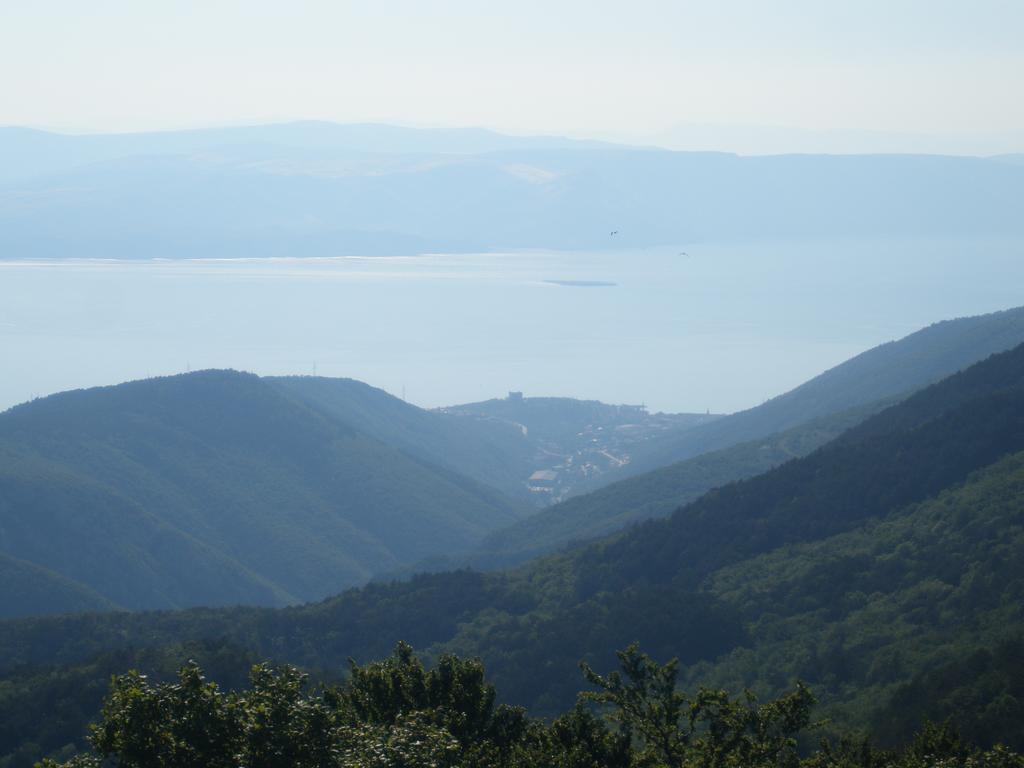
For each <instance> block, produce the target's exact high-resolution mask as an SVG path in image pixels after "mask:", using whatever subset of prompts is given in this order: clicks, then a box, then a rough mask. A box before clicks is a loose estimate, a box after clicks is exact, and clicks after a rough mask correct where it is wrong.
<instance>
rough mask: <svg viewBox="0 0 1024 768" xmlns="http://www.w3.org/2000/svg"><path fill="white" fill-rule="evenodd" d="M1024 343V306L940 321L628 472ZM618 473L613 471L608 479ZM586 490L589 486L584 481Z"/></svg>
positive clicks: (664, 443)
mask: <svg viewBox="0 0 1024 768" xmlns="http://www.w3.org/2000/svg"><path fill="white" fill-rule="evenodd" d="M1021 343H1024V307H1018V308H1016V309H1009V310H1005V311H1002V312H994V313H991V314H987V315H978V316H975V317H965V318H958V319H956V320H947V321H944V322H941V323H935V324H934V325H931V326H929V327H927V328H924V329H922V330H920V331H917V332H916V333H912V334H910V335H909V336H907V337H905V338H903V339H900V340H899V341H894V342H889V343H888V344H882V345H881V346H878V347H875V348H874V349H870V350H868V351H867V352H864V353H863V354H860V355H857V356H856V357H854V358H852V359H850V360H847V361H846V362H844V363H842V364H840V365H838V366H836V367H835V368H833V369H831V370H829V371H826V372H825V373H823V374H821V375H820V376H816V377H815V378H813V379H811V380H810V381H808V382H806V383H804V384H801V385H800V386H799V387H797V388H796V389H794V390H791V391H790V392H787V393H785V394H783V395H780V396H778V397H776V398H773V399H771V400H769V401H768V402H766V403H764V404H762V405H759V406H757V407H755V408H751V409H749V410H746V411H741V412H739V413H735V414H732V415H731V416H728V417H726V418H722V419H718V420H717V421H715V422H713V423H711V424H707V425H703V426H700V427H698V428H696V429H692V430H688V431H686V432H684V433H681V434H672V433H668V434H666V435H664V436H663V437H661V438H657V439H653V440H651V441H649V442H648V443H646V444H645V445H643V446H640V447H638V449H637V450H636V451H635V453H634V456H633V461H631V462H630V463H629V464H627V465H625V466H624V467H622V468H621V469H620V470H619V472H618V473H615V474H618V475H620V477H621V476H625V475H634V474H640V473H643V472H647V471H650V470H652V469H657V468H658V467H663V466H667V465H668V464H672V463H674V462H677V461H682V460H685V459H688V458H691V457H693V456H697V455H699V454H702V453H706V452H708V451H714V450H718V449H721V448H725V447H728V446H730V445H736V444H738V443H743V442H747V441H750V440H755V439H759V438H763V437H766V436H768V435H771V434H774V433H777V432H783V431H785V430H788V429H791V428H793V427H795V426H798V425H800V424H804V423H806V422H808V421H811V420H812V419H815V418H819V417H822V416H828V415H830V414H834V413H838V412H840V411H844V410H847V409H849V408H855V407H858V406H862V405H867V404H869V403H872V402H876V401H878V400H882V399H884V398H888V397H893V396H897V395H902V394H904V393H907V392H911V391H913V390H916V389H920V388H921V387H923V386H926V385H928V384H931V383H932V382H935V381H938V380H939V379H941V378H943V377H944V376H949V375H950V374H953V373H956V372H957V371H958V370H960V369H962V368H965V367H967V366H969V365H973V364H974V363H976V362H978V361H979V360H983V359H985V358H986V357H988V356H989V355H991V354H994V353H996V352H1003V351H1005V350H1007V349H1010V348H1012V347H1015V346H1016V345H1018V344H1021ZM614 479H617V478H615V477H614V476H609V477H606V478H604V479H603V481H602V484H604V483H606V482H610V481H612V480H614ZM580 490H582V491H585V490H589V489H588V488H585V487H584V488H581V489H580Z"/></svg>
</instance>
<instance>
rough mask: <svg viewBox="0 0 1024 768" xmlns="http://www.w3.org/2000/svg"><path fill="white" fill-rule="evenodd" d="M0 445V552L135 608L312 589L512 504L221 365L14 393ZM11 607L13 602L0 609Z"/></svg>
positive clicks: (461, 538)
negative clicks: (28, 394)
mask: <svg viewBox="0 0 1024 768" xmlns="http://www.w3.org/2000/svg"><path fill="white" fill-rule="evenodd" d="M0 457H2V459H3V460H2V463H0V520H2V521H3V525H2V527H0V553H3V554H6V555H8V556H11V557H14V558H17V559H19V560H23V561H26V562H29V563H33V564H35V565H37V566H39V567H41V568H44V569H47V570H49V571H52V572H53V573H55V574H59V575H60V576H63V577H64V578H66V579H69V580H71V581H73V582H75V583H76V584H77V585H79V586H80V587H83V588H87V589H90V590H93V591H94V592H96V593H97V594H98V595H99V596H100V597H102V598H105V599H107V600H110V601H112V602H113V603H116V604H117V605H120V606H123V607H125V608H162V607H168V608H170V607H183V606H188V605H198V604H206V605H225V604H233V603H251V604H263V605H268V604H269V605H274V604H278V605H280V604H285V603H290V602H297V601H301V600H310V599H316V598H319V597H323V596H325V595H327V594H331V593H334V592H337V591H339V590H340V589H343V588H345V587H346V586H350V585H353V584H357V583H360V582H362V581H365V580H366V579H367V578H369V577H370V576H371V575H372V574H373V573H374V572H377V571H379V570H384V569H388V568H395V567H397V566H400V565H402V564H405V563H410V562H414V561H415V560H418V559H421V558H424V557H429V556H431V555H434V554H437V553H439V552H447V551H450V550H452V549H453V548H454V549H457V548H464V547H467V546H472V545H473V544H475V543H476V542H477V541H479V540H480V538H481V537H482V536H483V535H485V534H486V533H488V532H489V531H491V530H494V529H495V528H497V527H499V526H501V525H504V524H508V523H510V522H512V521H514V520H515V519H517V517H518V516H519V515H520V507H519V505H517V504H515V503H514V502H511V501H509V500H508V499H507V498H505V497H503V496H502V495H501V494H500V493H499V492H498V491H495V490H493V489H490V488H487V487H484V486H482V485H481V484H479V483H477V482H475V481H473V480H471V479H469V478H466V477H464V476H462V475H458V474H456V473H454V472H452V471H451V470H449V469H446V468H443V467H439V466H434V465H431V464H429V463H427V462H425V461H422V460H420V459H418V458H415V457H412V456H410V455H408V454H406V453H404V452H402V451H401V450H399V449H398V448H395V447H392V446H389V445H386V444H384V443H383V442H381V441H379V440H377V439H374V438H372V437H370V436H368V435H366V434H364V433H363V432H361V431H359V430H357V429H355V428H353V427H352V426H350V425H348V424H346V423H344V422H342V421H341V420H339V419H338V418H335V417H333V416H330V415H327V414H325V413H324V412H323V411H320V410H316V409H313V408H310V407H308V406H305V405H303V404H302V403H300V402H297V401H296V399H295V398H294V397H291V396H288V395H286V394H284V393H283V392H282V391H281V389H280V387H278V386H276V385H274V384H271V383H268V382H266V381H263V380H261V379H259V378H257V377H255V376H252V375H247V374H240V373H235V372H228V371H208V372H202V373H197V374H190V375H185V376H175V377H169V378H164V379H155V380H147V381H140V382H133V383H129V384H124V385H120V386H117V387H106V388H100V389H93V390H85V391H78V392H68V393H64V394H61V395H55V396H53V397H49V398H45V399H43V400H37V401H33V402H31V403H27V404H25V405H22V406H18V407H16V408H13V409H11V410H9V411H7V412H5V413H3V414H0ZM19 605H21V608H20V609H16V608H15V607H14V606H15V603H14V602H13V601H11V600H10V599H5V600H4V601H3V603H2V606H0V615H12V614H15V613H18V612H22V611H23V610H24V604H23V603H19ZM56 609H57V605H56V604H54V605H49V604H46V603H41V604H39V605H37V606H36V608H35V612H46V611H52V610H56ZM61 609H63V607H61Z"/></svg>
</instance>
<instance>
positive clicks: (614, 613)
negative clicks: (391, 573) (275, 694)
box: [0, 346, 1024, 745]
mask: <svg viewBox="0 0 1024 768" xmlns="http://www.w3.org/2000/svg"><path fill="white" fill-rule="evenodd" d="M1022 531H1024V346H1020V347H1017V348H1015V349H1014V350H1012V351H1010V352H1006V353H1002V354H999V355H995V356H993V357H991V358H989V359H988V360H985V361H984V362H982V363H979V364H977V365H975V366H973V367H971V368H969V369H967V370H965V371H964V372H962V373H959V374H956V375H954V376H952V377H949V378H947V379H945V380H943V381H941V382H939V383H938V384H935V385H933V386H931V387H928V388H926V389H924V390H922V391H921V392H918V393H917V394H915V395H913V396H911V397H909V398H907V399H906V400H905V401H903V402H901V403H899V404H897V405H895V406H893V407H891V408H888V409H886V410H884V411H882V412H880V413H878V414H876V415H874V416H872V417H871V418H869V419H867V420H866V421H864V422H863V423H862V424H861V425H860V426H858V427H855V428H853V429H852V430H850V431H848V432H847V433H845V434H844V435H843V436H841V437H840V438H838V439H837V440H834V441H833V442H831V443H829V444H828V445H826V446H824V447H822V448H820V449H818V450H817V451H814V452H813V453H811V454H810V455H809V456H807V457H805V458H801V459H796V460H794V461H791V462H789V463H787V464H784V465H783V466H780V467H778V468H776V469H774V470H772V471H770V472H767V473H765V474H763V475H760V476H758V477H756V478H753V479H750V480H746V481H742V482H737V483H733V484H730V485H727V486H725V487H723V488H721V489H719V490H717V491H713V492H711V493H709V494H706V495H705V496H703V497H702V498H701V499H699V500H697V501H695V502H694V503H692V504H689V505H688V506H686V507H683V508H681V509H679V510H677V511H676V512H675V513H674V514H673V515H672V516H671V517H670V518H667V519H663V520H657V521H651V522H648V523H645V524H643V525H641V526H639V527H637V528H635V529H632V530H630V531H627V532H624V533H621V534H618V535H616V536H613V537H611V538H609V539H605V540H602V541H600V542H597V543H594V544H590V545H588V546H585V547H581V548H579V549H576V550H571V551H568V552H565V553H562V554H560V555H557V556H552V557H547V558H542V559H540V560H537V561H534V562H532V563H530V564H527V565H526V566H524V567H522V568H520V569H519V570H516V571H511V572H504V573H491V574H479V573H473V572H468V571H462V572H454V573H443V574H436V575H432V576H421V577H417V578H415V579H413V580H411V581H409V582H402V583H392V584H374V585H370V586H368V587H366V588H363V589H358V590H352V591H349V592H346V593H344V594H342V595H340V596H338V597H336V598H332V599H330V600H327V601H324V602H321V603H318V604H315V605H308V606H302V607H293V608H288V609H284V610H266V609H246V610H219V611H192V612H169V613H156V614H153V613H146V614H110V615H106V616H72V617H59V618H49V619H33V620H21V621H8V622H3V623H0V659H2V660H4V664H5V665H6V669H8V670H11V669H13V668H14V667H16V666H18V665H21V664H61V665H71V666H69V667H68V669H67V674H69V675H70V674H82V675H84V674H86V673H85V672H82V671H78V672H76V671H74V670H75V669H84V667H81V668H80V667H78V666H77V665H80V664H85V665H88V664H89V663H90V662H89V659H90V658H91V657H92V655H93V654H96V653H100V652H105V651H109V650H111V649H112V648H117V647H126V646H135V647H139V646H147V645H161V644H167V645H169V646H170V645H174V644H177V643H181V642H183V641H187V640H196V639H203V638H215V639H218V640H219V641H226V642H230V643H233V644H235V645H237V646H239V647H243V648H246V649H249V650H252V651H255V652H256V653H258V654H260V655H263V656H269V657H273V658H276V659H279V660H283V661H293V662H298V663H301V664H304V665H307V666H309V667H314V668H321V669H337V668H338V666H339V665H340V664H341V663H342V660H343V659H344V658H346V657H348V656H353V657H355V658H357V659H370V658H379V657H382V656H385V655H386V654H387V653H388V651H389V649H390V648H391V647H392V646H393V644H394V642H395V641H397V640H399V639H405V640H408V641H410V642H412V643H413V644H414V645H416V646H417V647H420V648H422V649H426V650H427V651H428V652H429V654H431V655H434V654H437V653H439V652H441V651H444V650H452V651H455V652H457V653H459V654H460V655H479V656H480V657H482V658H483V660H484V661H485V663H486V664H487V666H488V669H489V673H490V675H491V677H492V679H494V680H495V682H496V684H498V686H499V690H501V691H503V693H504V695H505V696H506V697H507V698H508V699H509V700H511V701H513V702H516V703H522V704H526V705H529V706H530V707H531V708H532V710H533V711H534V712H536V713H550V712H556V711H559V710H562V709H563V708H564V707H565V706H567V705H568V704H571V698H572V696H573V694H574V693H575V691H576V690H577V688H578V685H577V680H578V678H577V674H578V672H577V669H576V663H577V662H578V661H579V660H580V659H586V660H588V661H590V662H592V663H593V664H595V665H596V666H599V667H603V668H607V667H608V666H609V665H611V664H612V663H613V650H614V649H615V648H621V647H624V646H625V645H626V644H627V643H629V642H630V641H632V640H639V641H640V642H641V645H642V647H644V648H646V649H648V650H649V651H650V652H651V653H652V654H653V655H654V656H655V657H656V658H661V659H665V658H668V657H671V656H677V657H678V658H679V659H680V661H681V663H682V664H683V677H684V678H685V680H686V681H687V684H688V685H689V687H693V686H694V685H696V684H697V683H700V682H706V681H710V682H713V683H715V684H719V685H722V686H724V687H727V688H731V689H739V688H741V687H742V686H743V685H746V684H750V685H753V686H754V687H755V688H756V689H757V690H759V691H760V692H761V693H766V694H767V693H773V692H777V691H779V690H783V689H785V688H787V687H788V686H790V685H791V684H792V680H793V678H795V677H800V678H803V679H805V680H806V681H807V682H809V683H810V684H811V686H812V688H814V690H815V691H816V692H817V693H818V694H819V696H820V697H821V698H822V700H823V704H824V706H825V708H826V710H827V713H828V714H829V715H830V716H831V717H833V719H834V722H835V723H837V724H838V725H839V726H841V727H844V728H845V727H849V726H851V725H852V726H858V725H859V726H866V725H869V724H872V723H879V722H891V723H893V726H892V727H891V728H890V729H889V731H888V732H887V738H890V739H893V740H899V739H901V738H904V737H905V736H906V735H907V733H908V731H907V728H909V727H911V725H910V723H911V721H912V720H914V719H915V718H917V716H918V715H922V716H923V715H925V714H927V715H929V716H931V717H937V718H940V719H941V718H942V717H944V716H946V715H948V714H955V715H957V717H958V720H959V721H960V722H963V723H966V724H967V725H968V727H969V729H971V735H972V736H976V737H977V738H979V739H980V740H982V741H989V742H991V741H992V740H1003V741H1008V742H1010V743H1014V744H1017V745H1019V744H1020V731H1019V728H1017V727H1016V724H1017V723H1019V722H1020V716H1021V715H1024V711H1021V708H1020V705H1019V702H1020V701H1021V700H1024V690H1022V685H1024V684H1022V681H1024V675H1022V674H1021V669H1020V664H1021V661H1020V657H1019V654H1018V655H1016V656H1014V653H1013V649H1014V648H1016V647H1018V645H1015V644H1014V643H1018V638H1020V637H1021V636H1024V607H1022V606H1024V601H1022V600H1021V596H1022V594H1024V592H1022V591H1021V590H1022V589H1024V586H1022V585H1024V570H1022V569H1024V565H1022V564H1024V535H1022ZM968 662H969V664H970V667H969V668H970V669H974V670H977V672H978V676H977V679H973V678H970V677H969V676H964V675H953V677H952V678H950V679H954V683H955V687H956V692H955V694H954V695H951V696H938V697H935V698H933V699H929V700H926V701H916V700H913V695H914V692H915V691H919V692H929V691H935V690H936V685H937V683H936V678H935V675H936V674H939V671H940V670H947V671H948V670H950V669H953V670H955V669H957V667H958V665H960V664H962V663H963V664H966V663H968ZM18 674H22V677H21V678H19V679H20V680H23V681H25V680H27V678H25V677H24V674H23V673H18ZM61 674H63V673H56V674H50V675H49V676H47V677H45V679H43V678H39V679H38V680H37V679H36V678H33V680H36V682H32V683H29V682H22V683H19V685H22V686H23V687H22V688H20V689H19V690H22V691H23V693H22V696H21V700H22V701H23V702H24V701H34V700H40V701H42V700H45V697H46V696H47V695H49V694H48V693H47V691H52V690H53V689H52V686H53V685H55V684H56V683H55V682H54V681H55V680H59V679H60V675H61ZM943 674H947V673H943ZM950 674H951V673H950ZM978 686H984V690H983V691H982V690H981V689H980V688H979V687H978ZM997 700H998V701H1000V702H1002V705H1001V709H1000V710H999V711H998V712H995V711H993V712H988V711H987V710H986V709H985V708H986V706H987V703H988V702H992V701H997ZM1015 702H1017V703H1015ZM900 712H905V714H904V715H901V717H900V718H899V719H897V718H895V717H894V715H895V714H898V713H900ZM914 727H916V722H915V723H914ZM986 728H987V730H986Z"/></svg>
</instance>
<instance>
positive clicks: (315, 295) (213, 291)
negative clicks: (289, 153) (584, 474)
mask: <svg viewBox="0 0 1024 768" xmlns="http://www.w3.org/2000/svg"><path fill="white" fill-rule="evenodd" d="M681 251H685V255H684V254H683V253H681ZM951 286H955V288H953V289H952V290H951V288H950V287H951ZM1022 303H1024V244H1021V243H1019V242H994V241H993V242H983V243H978V242H974V243H962V242H961V243H957V242H942V243H939V242H922V241H900V242H893V241H886V242H856V243H851V242H822V243H812V244H808V243H798V244H793V243H767V244H758V245H752V244H713V245H712V244H704V245H688V246H683V247H681V248H671V249H657V250H645V251H636V252H630V251H606V252H596V253H565V252H527V253H508V254H478V255H429V256H419V257H395V258H380V257H375V258H338V259H276V260H233V261H228V260H204V261H195V260H183V261H138V262H124V261H76V260H68V261H61V262H25V261H0V354H2V359H3V361H4V366H3V367H4V370H5V372H6V375H4V376H3V377H2V378H0V408H6V407H9V406H11V405H14V404H16V403H18V402H22V401H24V400H28V399H31V398H32V397H34V396H42V395H45V394H49V393H52V392H55V391H60V390H64V389H70V388H76V387H84V386H95V385H101V384H113V383H117V382H120V381H123V380H128V379H134V378H142V377H147V376H156V375H164V374H173V373H180V372H183V371H185V370H187V369H192V370H197V369H200V368H226V367H231V368H237V369H243V370H249V371H253V372H256V373H259V374H312V373H313V372H314V370H315V372H316V373H317V374H318V375H322V376H339V377H351V378H356V379H360V380H362V381H365V382H367V383H369V384H371V385H373V386H378V387H382V388H384V389H386V390H388V391H389V392H391V393H392V394H395V395H399V396H400V395H401V394H402V392H403V388H404V390H405V392H406V396H407V399H408V400H409V401H411V402H413V403H416V404H418V405H422V406H426V407H433V406H439V405H448V404H454V403H459V402H468V401H473V400H481V399H486V398H489V397H499V396H504V394H505V393H506V391H507V390H510V389H517V390H523V391H524V392H525V393H526V394H527V395H528V396H540V395H564V396H572V397H580V398H593V399H600V400H604V401H606V402H626V403H645V404H646V405H647V406H648V407H649V408H650V409H651V410H664V411H704V410H705V409H710V410H711V411H713V412H730V411H735V410H739V409H742V408H746V407H749V406H752V405H756V404H758V403H760V402H761V401H763V400H764V399H766V398H769V397H772V396H774V395H777V394H780V393H782V392H784V391H786V390H787V389H790V388H792V387H793V386H796V385H797V384H799V383H801V382H802V381H804V380H806V379H808V378H810V377H812V376H814V375H816V374H818V373H820V372H821V371H823V370H825V369H827V368H829V367H831V366H833V365H836V364H838V363H840V362H842V361H843V360H845V359H847V358H849V357H851V356H853V355H855V354H857V353H858V352H861V351H863V350H865V349H868V348H870V347H872V346H875V345H877V344H879V343H882V342H885V341H889V340H892V339H896V338H899V337H901V336H904V335H906V334H907V333H910V332H912V331H914V330H916V329H918V328H920V327H923V326H925V325H928V324H930V323H932V322H936V321H939V320H944V319H949V318H952V317H957V316H964V315H971V314H979V313H984V312H991V311H995V310H999V309H1006V308H1009V307H1011V306H1017V305H1020V304H1022ZM12 374H17V375H12Z"/></svg>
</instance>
